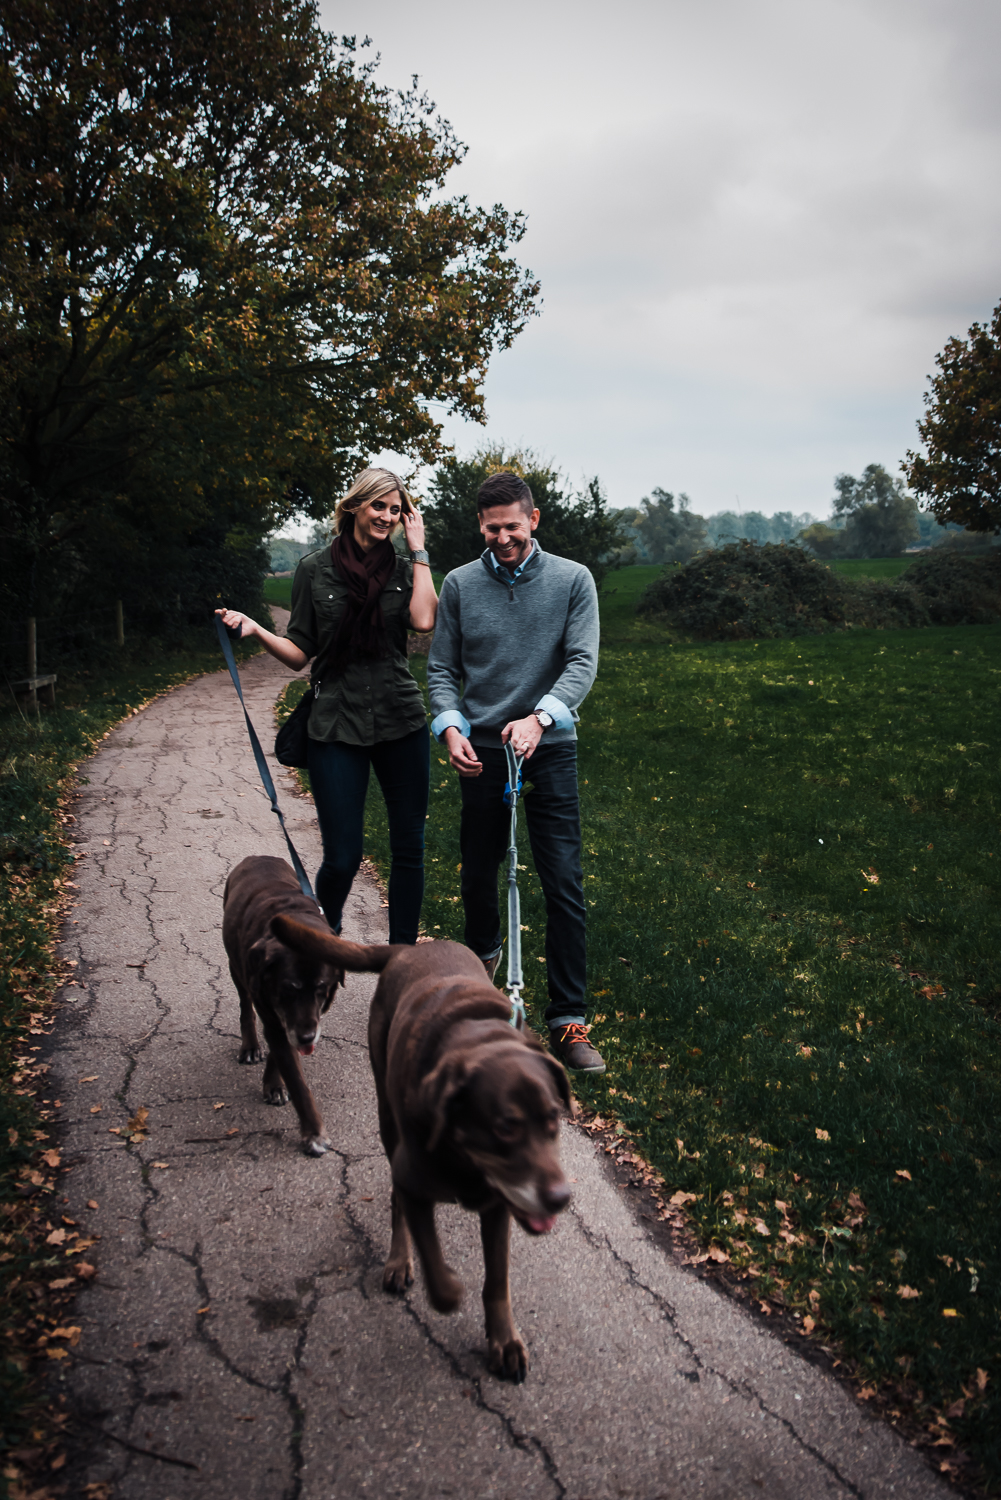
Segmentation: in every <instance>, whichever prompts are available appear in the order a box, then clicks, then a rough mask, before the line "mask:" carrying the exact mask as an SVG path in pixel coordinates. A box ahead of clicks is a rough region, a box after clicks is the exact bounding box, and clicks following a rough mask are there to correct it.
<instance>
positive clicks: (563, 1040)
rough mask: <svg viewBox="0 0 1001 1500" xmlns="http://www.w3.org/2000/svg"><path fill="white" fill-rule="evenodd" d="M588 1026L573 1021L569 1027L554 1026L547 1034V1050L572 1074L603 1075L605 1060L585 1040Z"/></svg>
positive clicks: (588, 1029) (595, 1048)
mask: <svg viewBox="0 0 1001 1500" xmlns="http://www.w3.org/2000/svg"><path fill="white" fill-rule="evenodd" d="M590 1030H591V1028H590V1026H582V1025H581V1024H580V1022H579V1021H573V1022H571V1024H570V1025H569V1026H554V1027H553V1028H552V1030H551V1031H550V1033H549V1050H550V1052H552V1054H553V1056H554V1057H558V1058H559V1060H560V1062H561V1063H562V1064H563V1066H564V1067H565V1068H570V1069H571V1070H572V1071H573V1072H574V1073H604V1071H605V1059H604V1058H603V1057H602V1055H601V1053H600V1052H599V1051H598V1049H597V1047H592V1046H591V1043H590V1042H589V1041H588V1039H587V1034H588V1032H589V1031H590Z"/></svg>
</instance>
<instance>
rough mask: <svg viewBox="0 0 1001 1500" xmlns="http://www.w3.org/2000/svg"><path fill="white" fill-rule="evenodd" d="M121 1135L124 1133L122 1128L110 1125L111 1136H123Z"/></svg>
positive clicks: (109, 1132)
mask: <svg viewBox="0 0 1001 1500" xmlns="http://www.w3.org/2000/svg"><path fill="white" fill-rule="evenodd" d="M121 1133H122V1127H121V1126H120V1125H109V1126H108V1134H109V1135H121Z"/></svg>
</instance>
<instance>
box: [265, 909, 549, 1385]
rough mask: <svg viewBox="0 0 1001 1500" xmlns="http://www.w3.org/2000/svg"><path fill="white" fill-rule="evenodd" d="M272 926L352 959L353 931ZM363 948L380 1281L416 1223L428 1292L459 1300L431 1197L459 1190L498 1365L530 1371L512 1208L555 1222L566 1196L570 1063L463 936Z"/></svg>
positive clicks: (389, 1281)
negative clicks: (518, 1304) (382, 1204)
mask: <svg viewBox="0 0 1001 1500" xmlns="http://www.w3.org/2000/svg"><path fill="white" fill-rule="evenodd" d="M274 927H275V929H276V930H277V932H278V933H279V934H280V935H281V936H282V938H283V939H284V941H285V942H286V943H289V944H294V945H295V946H296V947H297V948H298V949H300V950H302V949H305V948H306V947H308V946H309V945H310V944H315V950H314V951H315V956H316V958H317V960H318V961H319V960H320V959H321V958H324V957H325V958H326V959H327V961H328V962H329V963H331V964H335V963H343V964H344V967H345V968H354V967H356V965H355V964H354V963H350V964H349V963H348V962H347V960H346V957H345V956H344V955H343V949H344V948H345V947H348V946H350V947H354V946H355V945H354V944H350V945H349V944H344V943H342V942H341V940H340V939H339V938H336V937H334V936H333V935H332V934H330V933H329V931H328V932H327V933H320V932H319V930H318V928H316V927H315V926H312V925H311V926H310V927H309V929H308V930H307V929H301V930H300V927H299V923H298V922H297V921H296V920H295V919H291V918H289V917H285V916H279V917H276V918H275V921H274ZM360 951H362V952H364V951H365V950H364V949H361V950H360ZM368 952H369V953H370V954H371V961H370V963H369V964H367V965H366V967H368V968H371V969H372V970H373V971H379V970H381V974H382V977H381V979H380V980H379V985H378V988H377V990H376V992H375V996H374V998H373V1001H372V1010H371V1013H370V1016H369V1029H368V1043H369V1056H370V1058H371V1062H372V1071H373V1073H374V1074H375V1088H376V1094H377V1095H378V1101H379V1133H380V1135H381V1136H382V1144H383V1146H384V1147H385V1149H386V1155H387V1156H388V1158H389V1162H390V1166H391V1168H392V1174H393V1196H392V1225H393V1239H392V1244H391V1246H390V1251H389V1259H388V1260H387V1261H386V1265H385V1269H384V1271H383V1277H382V1284H383V1287H384V1288H385V1289H386V1291H390V1292H402V1291H404V1290H405V1289H406V1287H408V1286H409V1285H410V1284H411V1283H412V1281H413V1279H414V1272H413V1258H412V1253H411V1246H410V1236H411V1235H413V1238H414V1242H415V1244H416V1245H417V1251H418V1254H419V1255H420V1258H421V1264H422V1266H423V1268H424V1280H425V1283H426V1285H427V1292H428V1298H429V1299H430V1301H431V1305H432V1306H433V1307H434V1308H436V1309H437V1311H438V1312H444V1313H447V1312H454V1311H455V1309H456V1308H457V1307H458V1305H459V1303H460V1302H461V1300H462V1295H463V1288H462V1284H461V1283H460V1281H459V1279H458V1277H457V1276H456V1274H455V1272H454V1271H453V1270H452V1269H451V1268H450V1267H449V1266H447V1265H446V1264H445V1259H444V1256H443V1255H442V1251H441V1245H440V1244H439V1242H438V1235H437V1232H436V1230H435V1222H434V1206H435V1204H436V1203H456V1202H458V1203H461V1204H462V1206H463V1208H467V1209H470V1210H472V1211H473V1212H474V1213H478V1214H479V1216H480V1237H481V1240H482V1244H483V1259H484V1263H485V1271H486V1276H485V1280H484V1283H483V1309H484V1313H485V1315H486V1331H487V1343H488V1345H489V1363H490V1368H491V1370H492V1371H493V1372H494V1374H496V1375H500V1376H502V1377H505V1378H507V1379H509V1380H515V1381H520V1380H524V1378H525V1374H526V1371H527V1369H528V1351H527V1349H526V1348H525V1345H524V1344H523V1343H522V1341H521V1337H520V1335H519V1333H518V1330H517V1328H516V1327H515V1325H514V1318H513V1316H512V1313H511V1291H510V1285H509V1278H508V1266H509V1258H510V1229H511V1217H512V1215H513V1216H514V1217H515V1218H516V1219H517V1221H518V1223H519V1224H520V1225H521V1226H522V1228H523V1229H525V1230H526V1231H527V1232H528V1233H529V1234H547V1233H548V1232H549V1230H550V1229H552V1227H553V1224H554V1223H555V1221H556V1215H557V1214H558V1213H559V1212H560V1211H561V1209H564V1208H566V1206H567V1204H568V1203H569V1202H570V1196H571V1194H570V1188H569V1185H568V1184H567V1180H566V1178H565V1177H564V1175H563V1169H562V1168H561V1166H560V1158H559V1121H560V1113H561V1108H565V1109H569V1108H570V1085H569V1083H568V1081H567V1075H566V1073H565V1072H564V1071H563V1068H562V1066H561V1065H560V1064H559V1063H558V1062H557V1061H556V1059H555V1058H553V1057H551V1056H550V1055H549V1054H548V1053H547V1052H544V1051H543V1050H542V1047H541V1045H540V1044H539V1042H538V1041H537V1040H536V1038H535V1037H534V1036H532V1035H531V1034H530V1033H528V1032H522V1031H516V1030H515V1029H514V1028H513V1027H512V1026H511V1025H510V1024H509V1019H508V1017H509V1008H508V1004H507V1002H506V1001H505V1000H504V999H503V998H502V996H501V995H499V994H498V992H497V990H495V989H494V988H493V987H492V986H491V985H490V983H489V982H488V981H487V978H486V976H485V974H484V972H483V964H482V963H481V962H480V960H479V959H478V958H477V957H476V956H475V954H473V953H471V952H470V950H469V949H468V948H464V947H462V945H461V944H459V943H447V942H440V943H424V944H421V945H420V946H419V947H414V948H410V947H406V948H404V947H398V948H371V949H369V950H368ZM384 955H386V956H384ZM357 967H361V966H360V965H358V966H357Z"/></svg>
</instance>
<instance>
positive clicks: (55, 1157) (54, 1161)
mask: <svg viewBox="0 0 1001 1500" xmlns="http://www.w3.org/2000/svg"><path fill="white" fill-rule="evenodd" d="M42 1160H43V1161H44V1163H45V1165H46V1166H47V1167H51V1168H52V1169H53V1171H55V1169H56V1167H58V1165H59V1152H58V1151H56V1150H52V1151H43V1152H42Z"/></svg>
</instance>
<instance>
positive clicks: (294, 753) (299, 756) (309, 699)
mask: <svg viewBox="0 0 1001 1500" xmlns="http://www.w3.org/2000/svg"><path fill="white" fill-rule="evenodd" d="M331 649H332V648H331ZM330 654H331V653H330V649H328V650H327V651H326V652H325V653H324V655H323V657H322V658H321V659H320V660H318V661H317V663H316V665H315V667H314V668H313V671H312V674H311V675H310V679H309V687H308V688H307V690H306V692H304V693H303V695H302V697H301V698H300V699H299V702H298V703H297V704H296V706H295V708H294V709H293V710H292V712H291V713H290V714H289V716H288V718H287V719H286V720H285V723H284V724H283V725H282V727H281V728H280V729H279V731H278V733H277V735H276V736H275V760H276V761H278V763H279V765H282V766H294V767H295V768H296V769H297V770H305V769H306V767H307V765H308V764H309V714H310V710H311V708H312V707H313V704H314V703H315V702H316V695H317V694H318V693H319V691H320V683H321V681H322V678H323V673H324V671H325V670H326V667H327V664H328V661H329V658H330Z"/></svg>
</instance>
